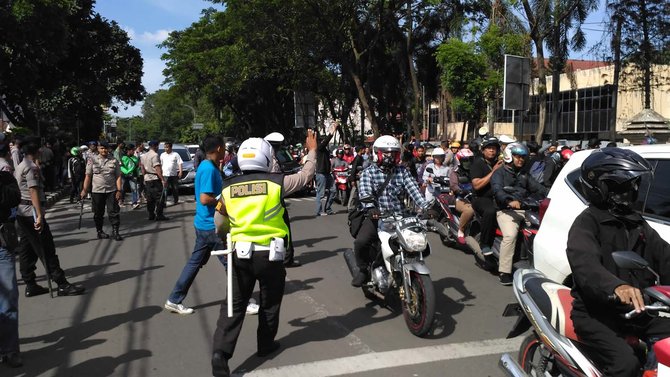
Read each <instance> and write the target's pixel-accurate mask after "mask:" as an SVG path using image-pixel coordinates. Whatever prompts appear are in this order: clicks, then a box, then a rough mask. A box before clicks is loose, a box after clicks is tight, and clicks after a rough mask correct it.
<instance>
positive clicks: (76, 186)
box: [70, 177, 84, 202]
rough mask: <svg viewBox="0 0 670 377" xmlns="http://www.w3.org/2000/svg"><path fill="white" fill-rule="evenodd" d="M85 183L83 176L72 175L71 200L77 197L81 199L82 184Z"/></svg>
mask: <svg viewBox="0 0 670 377" xmlns="http://www.w3.org/2000/svg"><path fill="white" fill-rule="evenodd" d="M82 183H84V180H83V178H80V177H72V188H71V189H70V201H71V202H72V201H74V199H75V198H77V199H79V194H80V193H81V188H82V187H81V184H82Z"/></svg>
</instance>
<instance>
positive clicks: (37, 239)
mask: <svg viewBox="0 0 670 377" xmlns="http://www.w3.org/2000/svg"><path fill="white" fill-rule="evenodd" d="M39 145H40V140H39V139H38V138H27V139H25V140H23V141H22V143H21V150H22V152H23V153H24V155H25V156H24V158H23V161H22V162H21V163H20V164H19V166H17V167H16V170H15V172H14V177H15V178H16V181H17V182H18V183H19V189H20V190H21V204H19V206H18V211H17V216H16V227H17V229H16V231H17V233H18V235H19V237H20V240H19V247H18V254H19V269H20V271H21V277H22V278H23V281H24V282H25V283H26V291H25V295H26V297H32V296H37V295H41V294H44V293H47V292H49V290H48V289H46V288H44V287H42V286H39V285H37V283H36V282H35V278H36V275H35V269H36V264H37V259H38V258H42V259H43V260H42V262H43V263H44V266H45V268H47V270H48V271H47V272H49V273H50V275H51V280H52V281H53V282H55V283H56V284H57V285H58V295H59V296H72V295H78V294H81V293H83V292H84V287H82V286H80V285H75V284H70V283H69V282H68V281H67V280H66V279H65V273H64V272H63V270H62V269H61V267H60V262H59V261H58V256H57V255H56V246H55V245H54V240H53V236H52V235H51V230H50V229H49V224H47V221H46V219H45V218H44V209H43V204H44V201H45V198H46V197H45V196H44V181H43V179H42V175H41V173H40V168H39V166H37V165H36V164H35V162H34V161H35V158H36V156H37V153H38V151H39V148H40V146H39Z"/></svg>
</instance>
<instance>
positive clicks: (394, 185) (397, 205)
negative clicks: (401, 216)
mask: <svg viewBox="0 0 670 377" xmlns="http://www.w3.org/2000/svg"><path fill="white" fill-rule="evenodd" d="M392 174H393V178H391V180H390V181H389V183H388V185H387V186H386V188H384V191H383V192H382V193H381V194H380V195H379V197H378V198H377V199H376V200H375V203H376V204H375V203H369V202H362V205H363V207H364V208H371V207H375V206H376V207H377V208H378V209H379V210H380V211H381V212H393V213H396V214H397V213H402V212H403V210H404V208H405V206H404V205H403V202H402V194H403V193H407V194H409V196H410V197H411V198H412V200H414V203H416V205H417V206H419V207H422V208H427V207H428V202H426V200H425V199H424V198H423V196H422V195H421V191H419V186H418V185H417V183H416V181H415V180H414V178H413V177H412V176H411V175H410V174H409V172H408V171H407V169H406V168H405V167H404V166H396V167H395V169H394V171H393V173H392ZM387 176H388V175H387V174H386V173H384V171H382V169H381V168H380V167H379V166H377V165H376V164H372V165H370V166H369V167H368V168H366V169H365V170H363V173H362V174H361V179H360V182H359V194H358V195H359V197H360V198H366V197H374V195H375V193H376V191H377V190H378V189H379V187H381V186H382V185H383V184H384V182H385V181H386V178H387Z"/></svg>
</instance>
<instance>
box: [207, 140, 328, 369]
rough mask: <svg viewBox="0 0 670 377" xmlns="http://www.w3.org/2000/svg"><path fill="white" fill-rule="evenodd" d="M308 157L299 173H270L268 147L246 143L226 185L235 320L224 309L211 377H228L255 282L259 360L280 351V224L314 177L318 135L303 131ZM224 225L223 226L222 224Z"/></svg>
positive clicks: (284, 231)
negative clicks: (291, 198) (289, 201)
mask: <svg viewBox="0 0 670 377" xmlns="http://www.w3.org/2000/svg"><path fill="white" fill-rule="evenodd" d="M305 144H306V146H307V148H308V150H309V154H308V155H307V159H306V162H305V165H304V166H303V168H302V170H301V171H300V172H298V173H296V174H292V175H289V176H284V175H283V174H272V173H270V171H271V168H272V156H273V153H272V146H270V144H269V143H268V142H267V141H265V140H263V139H260V138H251V139H247V140H245V141H244V142H243V143H242V145H240V149H239V151H238V153H237V158H238V164H239V167H240V170H241V171H242V173H243V174H241V175H237V176H234V177H231V178H229V179H227V180H226V181H224V184H223V191H222V193H221V203H220V205H219V207H218V208H219V212H220V213H221V214H222V215H223V216H224V217H225V218H224V224H223V228H224V229H223V232H221V231H219V234H222V233H224V232H225V233H230V237H231V239H232V243H233V249H234V250H235V254H234V255H233V260H234V263H233V266H232V268H229V272H228V273H232V274H234V275H233V315H232V317H228V315H227V306H226V304H225V303H224V304H222V305H221V312H220V314H219V319H218V321H217V326H216V331H215V333H214V346H213V350H214V351H213V354H212V373H213V375H214V376H230V368H229V367H228V360H229V359H230V358H231V357H232V356H233V352H234V351H235V345H236V344H237V338H238V337H239V335H240V331H241V329H242V323H243V322H244V316H245V311H246V307H247V304H248V302H249V299H250V297H251V293H252V291H253V289H254V285H255V284H256V281H257V280H258V282H259V285H260V304H261V308H260V311H259V313H258V332H257V334H258V335H257V346H258V348H257V349H258V353H257V355H258V356H260V357H263V356H267V355H269V354H271V353H272V352H274V351H276V350H277V349H278V348H279V342H277V341H275V336H276V335H277V330H278V328H279V309H280V307H281V302H282V297H283V295H284V279H285V277H286V270H285V268H284V255H285V244H286V242H287V240H288V237H289V230H288V225H287V224H286V221H285V219H284V216H283V215H284V212H285V211H286V207H285V204H284V197H285V196H286V195H290V194H292V193H294V192H296V191H298V190H300V189H302V188H303V187H304V186H305V185H306V184H307V183H308V182H310V181H311V180H312V178H313V177H314V167H315V166H314V161H315V158H316V148H317V143H316V134H315V133H314V131H312V130H308V131H307V140H306V142H305ZM225 220H227V221H225Z"/></svg>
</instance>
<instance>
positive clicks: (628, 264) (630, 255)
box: [612, 251, 649, 270]
mask: <svg viewBox="0 0 670 377" xmlns="http://www.w3.org/2000/svg"><path fill="white" fill-rule="evenodd" d="M612 259H614V263H615V264H616V266H617V267H619V268H624V269H627V270H646V269H647V268H648V267H649V263H648V262H647V261H646V260H645V259H644V258H642V257H641V256H640V255H639V254H637V253H635V252H632V251H615V252H613V253H612Z"/></svg>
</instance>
